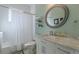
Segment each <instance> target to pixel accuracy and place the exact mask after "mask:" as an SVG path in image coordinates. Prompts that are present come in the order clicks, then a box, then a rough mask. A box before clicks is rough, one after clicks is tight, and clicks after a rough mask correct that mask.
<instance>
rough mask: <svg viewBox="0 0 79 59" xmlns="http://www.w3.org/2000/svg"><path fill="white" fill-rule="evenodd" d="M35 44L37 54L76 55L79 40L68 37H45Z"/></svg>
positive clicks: (78, 50)
mask: <svg viewBox="0 0 79 59" xmlns="http://www.w3.org/2000/svg"><path fill="white" fill-rule="evenodd" d="M37 40H38V41H39V42H38V43H37V53H38V54H77V53H79V40H78V39H75V38H70V37H59V36H46V37H42V38H40V39H38V38H37Z"/></svg>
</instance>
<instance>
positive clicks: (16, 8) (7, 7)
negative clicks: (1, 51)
mask: <svg viewBox="0 0 79 59" xmlns="http://www.w3.org/2000/svg"><path fill="white" fill-rule="evenodd" d="M0 6H1V7H5V8H8V9H9V7H7V6H3V5H0ZM15 9H17V8H15ZM18 10H19V9H18ZM23 13H25V14H30V15H35V14H33V13H31V12H26V11H23Z"/></svg>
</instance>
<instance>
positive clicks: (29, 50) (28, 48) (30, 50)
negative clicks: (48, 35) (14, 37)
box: [23, 41, 36, 54]
mask: <svg viewBox="0 0 79 59" xmlns="http://www.w3.org/2000/svg"><path fill="white" fill-rule="evenodd" d="M23 52H24V54H35V53H36V43H35V41H31V42H28V43H26V44H24V46H23Z"/></svg>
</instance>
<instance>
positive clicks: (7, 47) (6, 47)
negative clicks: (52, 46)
mask: <svg viewBox="0 0 79 59" xmlns="http://www.w3.org/2000/svg"><path fill="white" fill-rule="evenodd" d="M17 48H18V46H17V45H12V44H11V43H9V42H5V43H3V44H2V47H1V54H22V51H23V52H24V54H34V53H36V43H35V41H32V42H27V43H25V44H23V45H22V50H17Z"/></svg>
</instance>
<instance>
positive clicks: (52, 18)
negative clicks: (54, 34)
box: [45, 5, 69, 28]
mask: <svg viewBox="0 0 79 59" xmlns="http://www.w3.org/2000/svg"><path fill="white" fill-rule="evenodd" d="M68 16H69V9H68V7H67V6H65V5H54V6H52V7H51V8H50V9H49V10H48V11H47V13H46V15H45V21H46V24H47V25H48V26H49V27H51V28H58V27H60V26H62V25H64V24H65V22H66V21H67V19H68Z"/></svg>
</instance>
